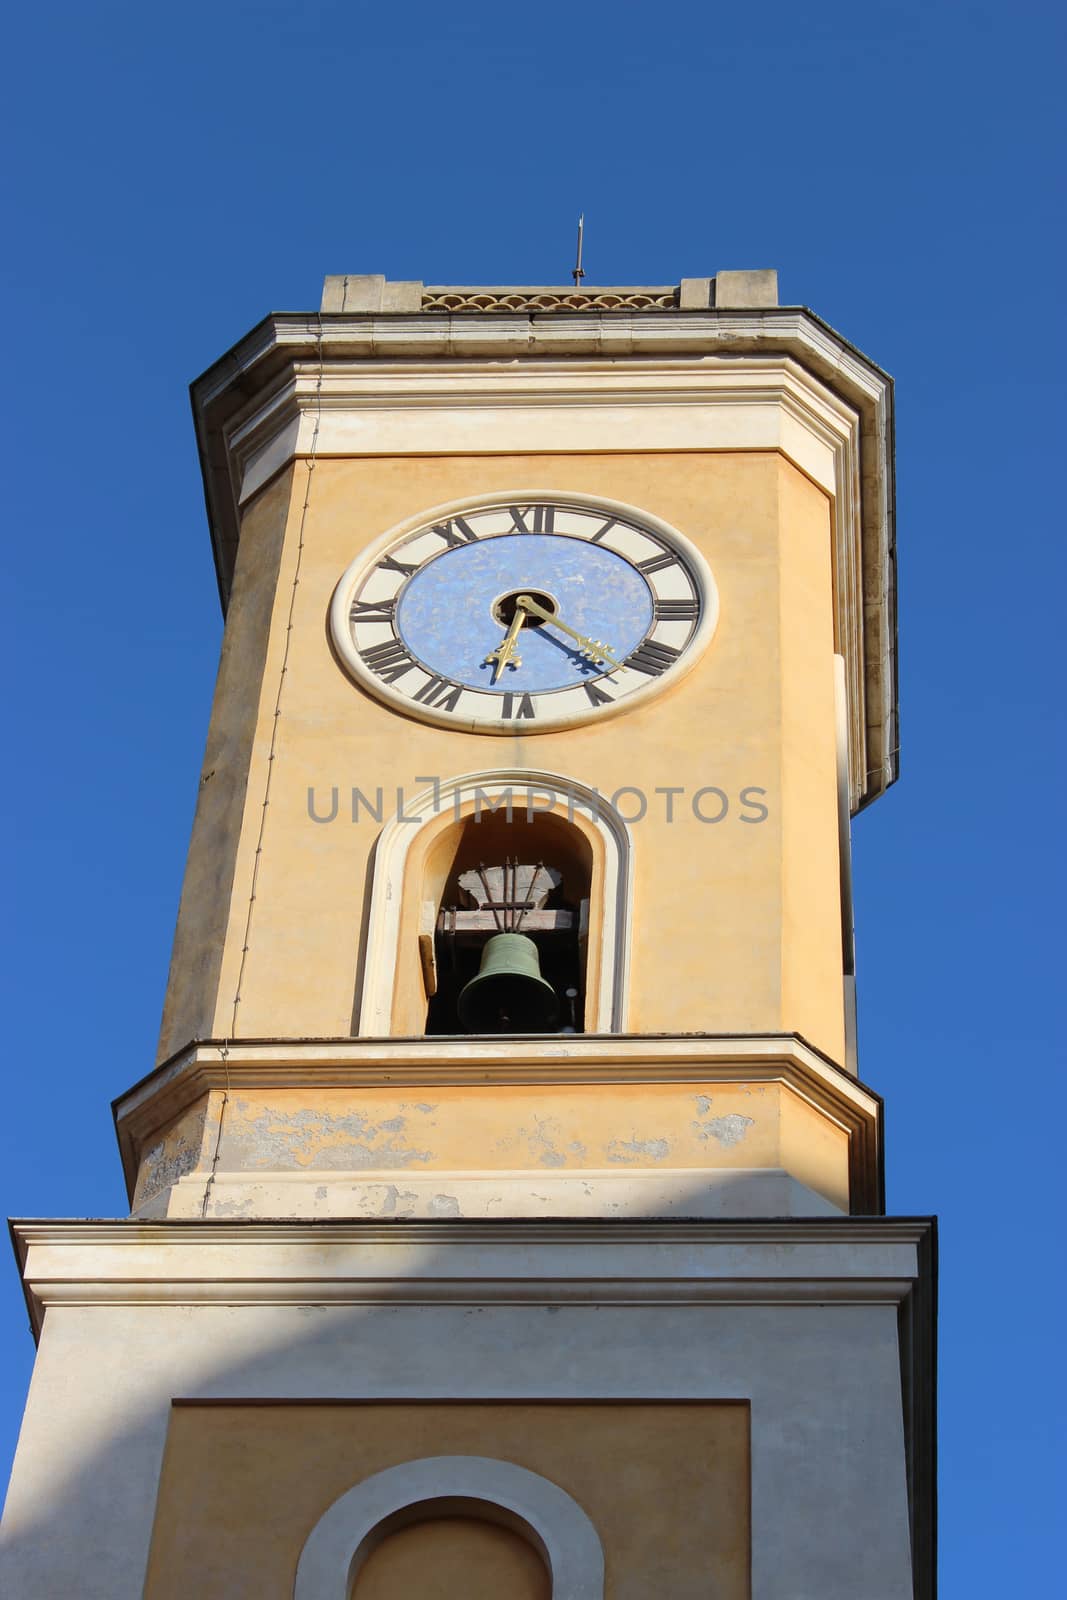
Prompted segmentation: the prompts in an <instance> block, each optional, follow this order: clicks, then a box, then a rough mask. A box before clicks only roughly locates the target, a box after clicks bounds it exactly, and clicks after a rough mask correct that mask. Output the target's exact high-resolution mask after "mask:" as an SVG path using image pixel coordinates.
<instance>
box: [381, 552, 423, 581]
mask: <svg viewBox="0 0 1067 1600" xmlns="http://www.w3.org/2000/svg"><path fill="white" fill-rule="evenodd" d="M375 570H376V571H377V572H399V573H400V574H401V576H402V577H405V578H407V577H409V576H410V575H411V573H413V572H417V571H418V570H419V569H418V567H413V566H412V564H411V562H410V561H398V560H397V559H396V556H383V557H382V559H381V560H380V561H379V562H378V565H377V567H376V569H375Z"/></svg>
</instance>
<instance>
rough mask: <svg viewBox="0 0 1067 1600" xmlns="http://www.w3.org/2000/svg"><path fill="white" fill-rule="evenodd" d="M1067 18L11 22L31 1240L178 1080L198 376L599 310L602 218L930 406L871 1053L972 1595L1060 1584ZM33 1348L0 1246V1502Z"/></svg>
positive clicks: (341, 15) (864, 825)
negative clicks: (436, 286) (937, 1259)
mask: <svg viewBox="0 0 1067 1600" xmlns="http://www.w3.org/2000/svg"><path fill="white" fill-rule="evenodd" d="M1061 10H1062V8H1061V7H1058V6H1053V5H1052V4H1048V5H1044V4H1039V3H1034V0H1022V3H1017V4H1015V5H1013V6H1010V7H1003V6H999V5H992V4H990V3H988V0H978V3H973V4H948V3H946V0H933V3H931V0H924V3H917V0H897V3H894V4H885V3H884V0H876V3H874V4H867V5H857V4H855V3H847V4H846V3H841V0H833V3H829V4H825V3H824V4H819V3H815V4H812V5H809V6H807V7H802V8H801V7H796V6H790V5H785V4H781V3H778V0H767V3H766V4H764V5H762V6H759V7H756V6H754V7H752V8H751V9H749V10H747V11H746V10H745V9H744V8H743V7H740V6H726V7H714V6H710V5H697V4H693V3H692V0H678V3H676V4H675V5H673V6H667V7H656V6H635V5H629V4H619V3H615V4H612V5H608V4H605V3H604V0H581V3H580V0H574V3H568V4H559V3H556V0H552V3H549V4H542V5H539V6H537V7H531V6H524V7H521V8H520V7H516V6H508V5H507V4H498V5H489V4H484V3H483V4H478V5H467V4H463V3H462V0H460V3H459V4H457V5H449V6H428V5H426V4H425V3H423V0H409V3H408V4H406V5H403V6H397V7H388V6H367V5H360V4H357V3H354V0H349V3H346V4H341V3H337V0H334V3H329V0H308V3H304V4H293V3H292V0H285V3H284V4H283V3H279V0H271V3H263V0H216V3H214V4H210V5H209V4H205V3H203V0H186V3H184V4H182V5H181V6H176V5H173V4H162V5H159V4H156V5H146V4H144V3H143V0H141V3H138V4H132V3H107V0H104V3H95V4H89V5H86V4H80V5H74V4H72V3H70V0H60V3H58V4H55V5H52V6H37V7H29V6H19V7H18V8H17V9H16V10H15V11H14V12H13V13H12V14H11V16H10V17H9V20H8V22H7V24H6V30H5V43H6V46H7V52H6V53H7V67H8V70H7V75H6V76H7V85H6V105H5V106H4V108H3V111H2V116H3V118H4V121H5V123H6V128H5V130H4V140H3V143H4V150H5V154H6V157H7V163H6V165H7V174H6V177H5V179H4V187H5V193H4V201H3V215H4V217H5V219H6V220H7V222H8V224H9V233H8V243H7V246H6V250H5V253H4V255H3V258H2V261H0V270H2V272H3V276H4V290H5V310H6V317H5V324H6V332H5V342H6V347H7V350H8V357H7V373H8V377H7V381H6V384H5V392H4V402H3V403H4V408H5V414H6V422H5V427H4V430H3V437H4V443H5V446H6V455H7V465H6V471H5V502H6V505H5V509H6V511H7V514H8V515H7V534H6V566H7V569H8V575H9V587H8V593H7V597H6V599H5V617H6V626H5V627H4V630H3V635H4V646H5V650H6V652H7V663H6V666H5V669H4V670H5V679H6V684H7V688H8V699H9V711H8V723H7V728H8V732H7V735H6V739H5V744H6V749H7V754H8V755H9V757H10V763H9V767H8V773H7V779H6V783H5V785H4V787H3V792H2V797H3V803H4V806H5V808H6V810H7V812H8V820H7V825H6V828H5V836H6V837H7V838H9V839H13V840H15V841H16V845H15V849H14V851H13V855H12V858H11V860H10V862H9V865H8V867H7V876H8V881H9V882H10V883H11V885H12V887H13V889H14V910H13V913H12V914H10V915H9V917H8V918H7V919H6V928H5V933H6V954H5V955H4V957H3V960H2V963H0V965H2V970H3V974H4V978H5V980H6V982H7V983H8V984H9V986H10V987H9V990H8V996H7V1000H6V1005H5V1012H4V1015H5V1027H4V1033H5V1037H6V1042H7V1044H8V1054H7V1062H6V1067H5V1080H4V1084H5V1097H6V1114H5V1116H4V1118H3V1119H2V1121H0V1142H2V1156H3V1161H2V1168H0V1175H2V1201H3V1205H4V1208H5V1210H6V1211H7V1212H8V1213H10V1214H14V1215H17V1216H49V1215H68V1216H77V1215H95V1216H100V1215H103V1216H108V1215H120V1214H122V1213H123V1211H124V1209H125V1202H124V1194H123V1189H122V1184H121V1180H120V1170H119V1161H118V1156H117V1152H116V1148H115V1144H114V1138H113V1133H112V1127H111V1118H110V1111H109V1102H110V1100H111V1098H112V1096H114V1095H115V1094H116V1093H118V1092H119V1091H120V1090H122V1089H124V1088H125V1087H127V1086H129V1085H130V1084H131V1083H133V1082H134V1081H135V1080H136V1079H138V1078H140V1077H141V1076H142V1074H143V1073H144V1072H146V1071H147V1070H148V1069H149V1068H150V1066H151V1064H152V1060H153V1052H154V1048H155V1041H156V1032H157V1028H158V1021H159V1010H160V1005H161V1000H162V994H163V984H164V980H165V976H166V969H167V962H168V959H169V951H170V940H171V933H172V929H173V921H174V914H175V909H176V905H177V898H178V890H179V884H180V878H181V872H182V866H183V860H184V853H185V848H186V844H187V840H188V830H189V824H190V820H191V815H192V808H193V802H194V795H195V787H196V780H197V774H198V768H199V761H200V755H201V750H202V742H203V737H204V733H205V729H206V724H207V715H208V708H209V701H210V695H211V689H212V682H213V677H214V670H215V660H216V653H217V648H218V643H219V634H220V618H219V613H218V605H217V601H216V598H215V584H214V577H213V573H212V567H211V559H210V553H209V545H208V535H207V530H206V525H205V519H204V511H203V501H202V497H201V488H200V477H199V469H198V465H197V458H196V449H195V445H194V440H193V434H192V428H191V424H190V419H189V409H188V400H187V395H186V385H187V383H188V382H189V380H190V379H191V378H193V377H194V376H195V375H196V374H197V373H199V372H200V371H201V370H203V368H205V367H206V366H207V365H208V364H209V363H210V362H211V361H213V360H214V359H215V358H216V357H217V356H218V355H220V354H221V353H222V352H223V351H224V350H225V349H227V348H228V346H229V345H230V344H232V343H233V342H234V340H235V339H236V338H237V337H239V336H240V335H241V334H242V333H243V332H245V330H246V329H248V328H249V327H251V326H252V324H254V323H255V322H256V321H258V319H259V318H260V317H261V316H263V315H264V313H266V312H267V311H270V310H308V309H313V308H315V307H317V305H318V299H319V292H320V287H321V280H322V277H323V275H324V274H325V273H327V272H384V273H385V274H386V275H387V276H389V277H392V278H422V279H424V280H425V281H427V282H438V283H509V282H510V283H545V282H548V283H551V282H557V283H558V282H560V281H566V278H567V272H568V269H569V267H570V265H571V260H572V249H573V233H574V221H575V217H576V215H577V213H578V211H579V210H581V209H584V210H585V212H586V216H587V253H586V264H587V267H588V270H589V281H591V282H602V283H646V282H651V283H657V282H662V283H674V282H677V280H678V279H679V278H680V277H682V276H702V275H709V274H711V273H714V272H715V271H716V269H718V268H725V267H749V266H755V267H762V266H774V267H777V268H778V271H779V275H780V285H781V291H782V299H783V301H785V302H788V303H793V304H796V303H799V304H804V305H808V306H811V307H812V308H813V309H814V310H815V311H817V312H818V313H819V314H820V315H821V316H823V317H824V318H825V319H826V320H827V321H829V322H831V323H832V324H833V325H834V326H835V327H837V328H839V329H841V330H842V332H843V333H844V334H845V335H846V336H847V337H848V338H849V339H851V340H852V341H853V342H854V343H856V344H858V345H859V346H860V348H861V349H863V350H864V351H865V352H867V353H868V354H869V355H870V356H872V357H873V358H874V359H875V360H876V361H877V362H879V363H880V364H881V365H882V366H884V367H886V368H888V369H889V370H890V371H891V372H893V373H894V374H895V376H896V378H897V381H898V388H897V406H898V434H897V446H898V474H899V501H898V537H899V545H900V572H901V695H902V707H903V709H902V725H903V760H902V778H901V781H900V783H899V784H898V786H897V787H896V789H895V790H893V791H891V792H890V794H889V795H888V797H886V798H885V799H884V800H882V801H881V802H880V803H878V804H877V805H876V806H874V807H873V809H872V810H871V811H869V812H868V813H867V814H865V815H864V816H863V817H861V818H860V819H859V822H858V824H857V826H856V830H855V851H856V890H857V921H858V936H859V962H860V966H859V979H860V1021H861V1038H860V1051H861V1056H860V1062H861V1073H862V1076H863V1077H864V1079H865V1080H866V1081H867V1082H868V1083H870V1084H871V1085H872V1086H873V1087H874V1088H876V1089H877V1090H879V1091H880V1092H881V1093H882V1094H884V1095H885V1097H886V1101H887V1149H888V1200H889V1208H890V1210H891V1211H894V1212H898V1213H912V1212H929V1211H934V1212H937V1213H939V1214H940V1216H941V1223H942V1235H941V1248H942V1279H941V1283H942V1301H941V1402H942V1413H941V1549H942V1585H943V1586H942V1600H975V1597H976V1596H984V1595H999V1594H1002V1593H1011V1594H1015V1595H1020V1596H1023V1595H1027V1596H1028V1595H1037V1594H1039V1593H1043V1592H1044V1591H1045V1590H1046V1589H1048V1590H1050V1591H1051V1589H1052V1587H1053V1585H1054V1584H1056V1583H1057V1581H1058V1580H1060V1579H1062V1560H1061V1541H1060V1540H1058V1539H1056V1540H1055V1541H1054V1535H1053V1526H1054V1521H1055V1518H1054V1506H1055V1495H1056V1475H1057V1465H1056V1459H1055V1457H1054V1454H1053V1437H1054V1433H1053V1430H1054V1428H1055V1426H1056V1425H1057V1417H1056V1413H1057V1410H1058V1409H1061V1408H1060V1406H1059V1402H1060V1401H1062V1380H1061V1372H1062V1368H1063V1365H1064V1363H1063V1349H1062V1340H1063V1328H1062V1322H1063V1313H1062V1300H1061V1298H1060V1289H1059V1283H1058V1281H1057V1272H1056V1270H1055V1268H1054V1266H1053V1262H1054V1260H1055V1258H1056V1257H1057V1255H1058V1256H1059V1271H1060V1273H1061V1274H1062V1251H1061V1249H1060V1248H1059V1247H1060V1243H1061V1235H1062V1228H1061V1226H1060V1222H1059V1215H1060V1212H1061V1210H1062V1178H1061V1176H1060V1166H1059V1158H1060V1149H1061V1145H1062V1139H1063V1131H1064V1127H1063V1124H1064V1096H1063V1091H1062V1073H1063V1068H1064V1062H1063V1058H1062V1053H1060V1054H1059V1058H1058V1059H1057V1051H1058V1046H1059V1039H1060V1036H1061V1031H1062V1030H1061V1007H1060V1006H1057V1005H1056V1004H1055V1002H1054V995H1055V994H1056V992H1057V989H1059V990H1060V992H1061V993H1062V979H1061V967H1062V944H1063V940H1062V924H1063V881H1062V873H1061V871H1060V866H1059V861H1060V857H1061V838H1060V833H1061V819H1062V803H1061V793H1062V785H1063V780H1064V771H1063V760H1062V754H1061V747H1062V719H1061V715H1060V713H1061V709H1062V695H1063V687H1062V672H1061V670H1060V669H1061V648H1060V644H1061V640H1062V636H1063V594H1064V562H1063V555H1062V549H1063V542H1064V517H1063V510H1062V504H1061V485H1060V479H1061V476H1062V467H1059V468H1054V467H1053V463H1054V461H1055V459H1056V457H1057V455H1059V456H1060V457H1062V445H1061V438H1062V430H1063V391H1062V386H1061V385H1060V384H1059V383H1058V381H1057V380H1058V379H1059V377H1060V375H1061V371H1062V369H1058V368H1057V365H1056V361H1057V358H1058V359H1059V360H1062V359H1063V355H1064V340H1063V318H1062V309H1061V308H1062V302H1063V296H1064V280H1063V268H1064V259H1063V257H1064V252H1063V233H1062V224H1061V223H1060V221H1059V220H1058V217H1057V209H1058V208H1062V205H1063V198H1064V197H1063V193H1062V189H1061V191H1060V193H1059V194H1058V195H1057V193H1056V187H1057V181H1058V174H1059V163H1060V161H1061V160H1062V146H1063V132H1064V129H1063V122H1062V116H1061V114H1060V112H1059V111H1058V109H1057V107H1058V99H1059V98H1060V97H1062V76H1063V65H1064V49H1063V36H1062V32H1061V31H1060V30H1061V28H1062V24H1061V23H1060V21H1059V17H1060V14H1061ZM1057 147H1059V148H1058V150H1057ZM1058 723H1059V724H1060V727H1059V728H1057V724H1058ZM1057 980H1060V982H1059V983H1058V982H1057ZM31 1357H32V1343H31V1340H30V1337H29V1334H28V1333H27V1331H26V1320H25V1315H24V1310H23V1306H22V1301H21V1295H20V1291H19V1287H18V1280H17V1273H16V1270H15V1266H14V1262H13V1260H9V1261H8V1263H7V1265H6V1267H5V1266H4V1264H3V1261H2V1258H0V1482H2V1481H3V1479H4V1476H5V1474H6V1469H7V1466H8V1463H9V1460H10V1455H11V1452H12V1450H13V1448H14V1441H15V1434H16V1430H17V1425H18V1418H19V1415H20V1413H21V1408H22V1404H23V1400H24V1396H25V1387H26V1383H27V1380H28V1377H29V1371H30V1364H31ZM1061 1415H1062V1410H1061ZM1059 1492H1060V1494H1061V1495H1062V1478H1061V1481H1060V1486H1059Z"/></svg>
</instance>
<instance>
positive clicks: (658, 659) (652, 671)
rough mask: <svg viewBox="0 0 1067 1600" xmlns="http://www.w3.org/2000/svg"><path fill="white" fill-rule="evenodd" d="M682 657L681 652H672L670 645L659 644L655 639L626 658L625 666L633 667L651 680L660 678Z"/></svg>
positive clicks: (640, 646)
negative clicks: (661, 674) (662, 673)
mask: <svg viewBox="0 0 1067 1600" xmlns="http://www.w3.org/2000/svg"><path fill="white" fill-rule="evenodd" d="M680 655H681V651H680V650H672V649H671V647H670V645H669V644H657V643H656V642H655V640H654V639H646V640H645V642H644V644H640V645H638V647H637V649H636V650H635V651H634V653H633V655H632V656H627V657H626V660H625V661H624V662H623V666H624V667H633V668H634V670H635V671H636V672H645V673H647V674H648V676H649V677H650V678H658V677H659V675H660V673H661V672H666V670H667V668H668V667H669V666H671V665H672V663H673V662H675V661H677V659H678V657H679V656H680Z"/></svg>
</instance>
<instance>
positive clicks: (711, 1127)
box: [693, 1111, 756, 1149]
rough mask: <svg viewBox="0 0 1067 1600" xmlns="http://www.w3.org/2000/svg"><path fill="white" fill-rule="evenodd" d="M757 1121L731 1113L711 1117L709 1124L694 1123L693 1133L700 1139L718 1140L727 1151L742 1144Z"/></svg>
mask: <svg viewBox="0 0 1067 1600" xmlns="http://www.w3.org/2000/svg"><path fill="white" fill-rule="evenodd" d="M755 1120H756V1119H755V1118H754V1117H743V1116H742V1115H741V1114H740V1112H737V1111H731V1112H730V1113H729V1114H728V1115H727V1116H725V1117H711V1118H710V1119H709V1120H708V1121H707V1122H694V1123H693V1132H694V1133H695V1134H696V1136H697V1138H698V1139H704V1140H707V1139H716V1140H717V1141H718V1142H719V1144H721V1145H722V1146H723V1147H724V1148H725V1149H729V1147H730V1146H731V1145H733V1144H740V1143H741V1140H742V1139H743V1138H744V1137H745V1134H746V1133H747V1132H748V1130H749V1128H751V1127H752V1124H753V1123H754V1122H755Z"/></svg>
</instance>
